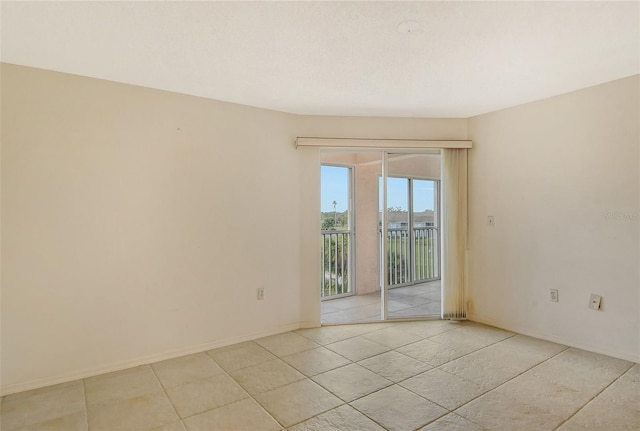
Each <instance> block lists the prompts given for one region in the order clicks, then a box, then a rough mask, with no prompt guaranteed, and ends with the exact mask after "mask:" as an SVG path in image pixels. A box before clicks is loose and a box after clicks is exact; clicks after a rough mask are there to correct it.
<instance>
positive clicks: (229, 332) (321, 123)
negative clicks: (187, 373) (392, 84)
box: [0, 64, 466, 393]
mask: <svg viewBox="0 0 640 431" xmlns="http://www.w3.org/2000/svg"><path fill="white" fill-rule="evenodd" d="M1 74H2V82H1V84H2V135H1V138H2V228H3V229H2V230H3V237H2V247H1V248H2V268H3V271H2V300H1V306H2V310H1V312H2V316H1V322H0V323H1V326H2V328H1V331H2V334H1V335H2V359H1V360H2V375H1V376H2V392H3V393H10V392H14V391H18V390H23V389H28V388H32V387H38V386H44V385H47V384H52V383H57V382H61V381H66V380H71V379H74V378H78V377H84V376H88V375H94V374H98V373H102V372H106V371H110V370H114V369H120V368H126V367H129V366H132V365H137V364H141V363H148V362H151V361H155V360H159V359H164V358H169V357H174V356H179V355H182V354H186V353H190V352H195V351H202V350H205V349H208V348H212V347H216V346H221V345H225V344H230V343H234V342H238V341H241V340H246V339H251V338H256V337H259V336H262V335H266V334H271V333H276V332H282V331H286V330H290V329H293V328H298V327H301V326H314V325H318V324H319V322H320V298H319V294H318V293H319V292H318V282H317V280H319V276H320V274H319V268H318V264H317V262H318V261H319V236H318V226H319V224H320V215H319V201H320V198H319V191H320V188H319V174H320V170H319V152H318V151H317V150H314V149H304V150H296V149H295V146H294V140H295V137H296V136H298V135H305V134H310V133H316V134H318V135H325V136H332V135H334V134H336V133H355V134H360V133H362V132H363V131H365V130H370V133H371V134H372V136H376V135H377V133H378V132H379V131H380V130H386V134H388V135H389V136H394V135H403V136H404V134H411V135H413V136H418V137H423V138H430V137H433V138H436V137H440V136H442V135H446V134H447V130H448V129H451V130H454V131H455V133H453V132H451V130H450V131H449V132H450V133H451V134H452V135H455V136H456V137H462V138H466V122H464V121H462V120H436V121H425V120H419V119H408V120H395V119H377V118H372V119H352V120H349V119H342V118H334V117H319V118H308V117H299V116H295V115H289V114H283V113H278V112H272V111H267V110H262V109H256V108H250V107H246V106H240V105H234V104H229V103H223V102H218V101H213V100H206V99H201V98H196V97H191V96H185V95H179V94H174V93H169V92H163V91H157V90H152V89H146V88H141V87H135V86H129V85H122V84H117V83H113V82H107V81H101V80H96V79H90V78H83V77H78V76H72V75H66V74H60V73H55V72H50V71H43V70H37V69H32V68H26V67H19V66H13V65H7V64H3V65H2V69H1ZM431 129H433V133H430V132H429V131H430V130H431ZM436 132H437V133H436ZM436 135H437V136H436ZM399 137H402V136H399ZM258 287H264V288H265V299H264V301H258V300H257V299H256V289H257V288H258Z"/></svg>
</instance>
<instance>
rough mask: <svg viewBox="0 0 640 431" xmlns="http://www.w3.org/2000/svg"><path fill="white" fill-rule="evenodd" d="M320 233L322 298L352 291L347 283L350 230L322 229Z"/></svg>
mask: <svg viewBox="0 0 640 431" xmlns="http://www.w3.org/2000/svg"><path fill="white" fill-rule="evenodd" d="M320 235H321V246H322V256H321V270H322V282H321V286H320V292H321V296H322V298H326V297H329V296H336V295H346V294H350V293H352V290H351V285H350V283H349V250H350V248H349V247H350V241H349V239H350V237H351V232H350V231H339V230H323V231H321V233H320Z"/></svg>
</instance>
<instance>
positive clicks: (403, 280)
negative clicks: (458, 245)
mask: <svg viewBox="0 0 640 431" xmlns="http://www.w3.org/2000/svg"><path fill="white" fill-rule="evenodd" d="M409 238H410V230H409V229H408V228H388V229H387V250H386V253H385V256H386V258H387V260H388V264H389V265H388V272H387V274H386V276H387V281H388V283H389V287H398V286H403V285H407V284H410V283H416V282H422V281H429V280H437V279H439V278H440V264H439V260H438V258H439V255H438V253H439V250H438V244H439V230H438V228H437V227H432V226H431V227H414V228H413V238H414V240H413V241H410V240H409ZM379 244H380V250H382V232H379Z"/></svg>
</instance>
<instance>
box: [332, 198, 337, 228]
mask: <svg viewBox="0 0 640 431" xmlns="http://www.w3.org/2000/svg"><path fill="white" fill-rule="evenodd" d="M331 204H332V205H333V228H334V229H336V228H337V227H338V224H337V222H336V207H337V206H338V202H336V201H333V202H331Z"/></svg>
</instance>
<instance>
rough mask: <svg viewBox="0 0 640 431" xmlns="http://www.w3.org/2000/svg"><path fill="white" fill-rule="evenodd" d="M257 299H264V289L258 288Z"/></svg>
mask: <svg viewBox="0 0 640 431" xmlns="http://www.w3.org/2000/svg"><path fill="white" fill-rule="evenodd" d="M258 299H259V300H263V299H264V287H258Z"/></svg>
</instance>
